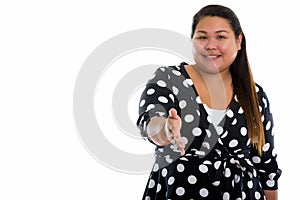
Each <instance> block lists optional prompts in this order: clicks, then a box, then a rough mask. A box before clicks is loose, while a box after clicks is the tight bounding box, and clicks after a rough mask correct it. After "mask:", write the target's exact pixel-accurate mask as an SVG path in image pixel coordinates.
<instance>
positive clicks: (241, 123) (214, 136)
mask: <svg viewBox="0 0 300 200" xmlns="http://www.w3.org/2000/svg"><path fill="white" fill-rule="evenodd" d="M184 65H186V63H181V64H180V65H178V66H166V67H160V68H158V69H157V70H156V72H155V73H154V77H153V78H152V79H151V80H149V81H148V83H147V84H146V88H145V90H144V91H143V93H142V95H141V99H140V104H139V115H140V117H139V119H138V120H137V125H138V127H139V128H140V130H141V134H142V135H143V136H144V137H145V138H147V134H146V132H145V130H146V126H147V123H148V122H149V121H150V119H151V118H153V117H156V116H164V117H167V116H168V110H169V109H170V108H175V109H176V110H177V112H178V114H179V115H180V116H181V119H182V128H181V135H182V137H183V141H184V142H185V146H186V154H185V155H184V156H180V153H179V152H178V151H177V150H176V149H174V147H173V145H172V144H170V145H168V146H165V147H160V146H156V149H155V163H154V165H153V168H152V171H151V173H150V176H149V180H148V183H147V184H146V188H145V191H144V195H143V199H144V200H163V199H172V200H176V199H181V200H186V199H187V200H190V199H194V200H196V199H209V200H221V199H222V200H228V199H234V200H242V199H251V200H252V199H265V197H264V192H263V190H276V189H277V188H278V183H277V182H278V178H279V177H280V175H281V170H280V169H279V168H278V164H277V160H276V158H277V154H276V152H275V151H274V134H273V132H272V129H273V118H272V114H271V112H270V107H269V101H268V98H267V96H266V94H265V92H264V91H263V88H262V87H261V86H259V85H256V90H257V94H258V98H259V104H260V107H259V108H260V112H261V116H262V117H261V119H262V122H263V125H264V130H265V141H266V143H265V145H264V146H263V148H262V150H263V154H262V156H259V155H258V152H257V151H256V150H255V148H253V147H252V144H251V141H250V139H249V138H248V134H247V125H246V119H245V116H244V113H243V109H242V107H241V106H240V105H239V102H238V100H237V98H236V96H235V97H234V98H233V99H232V102H231V103H230V105H229V107H228V108H227V109H226V110H224V111H217V112H218V113H219V114H218V119H217V121H216V120H214V118H213V116H211V115H210V113H212V110H208V109H206V105H205V104H203V103H202V102H201V99H200V97H199V96H198V95H197V93H196V89H195V87H194V85H193V82H192V80H191V79H190V77H189V75H188V73H187V72H186V70H185V68H184ZM222 113H223V116H221V115H222ZM220 116H221V117H220ZM150 142H151V141H150Z"/></svg>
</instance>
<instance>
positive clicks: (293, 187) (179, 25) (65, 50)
mask: <svg viewBox="0 0 300 200" xmlns="http://www.w3.org/2000/svg"><path fill="white" fill-rule="evenodd" d="M101 2H102V3H101ZM207 3H220V4H223V5H226V6H229V7H231V8H232V9H233V10H234V11H235V12H236V14H237V15H238V17H239V18H240V21H241V24H242V27H243V29H244V32H245V35H246V38H247V45H248V54H249V60H250V64H251V66H252V69H253V74H254V77H255V79H256V82H258V83H260V85H262V86H263V87H264V89H265V91H266V92H267V94H268V96H269V100H270V102H271V109H272V111H273V115H274V120H275V125H276V147H277V152H278V161H279V164H280V167H281V169H282V170H283V174H282V177H281V179H280V182H279V184H280V185H279V188H280V189H279V194H280V195H279V196H280V199H293V197H296V196H298V195H297V191H298V185H299V184H298V180H299V170H298V168H297V165H296V164H295V161H296V158H297V157H298V155H297V150H298V148H297V147H298V146H299V145H298V141H299V134H300V131H299V121H298V115H299V112H300V109H299V104H297V103H298V102H299V95H297V92H299V89H298V88H297V86H298V85H299V78H298V74H297V72H298V71H297V68H298V65H299V63H298V61H299V52H298V46H299V41H300V40H299V39H298V38H299V37H298V30H299V28H298V26H299V23H298V22H297V21H296V20H297V19H299V17H300V16H299V15H300V12H299V10H298V9H297V7H298V6H296V5H298V4H296V1H292V0H285V1H273V0H272V1H271V0H266V1H253V0H252V1H238V0H232V1H200V0H189V1H179V0H164V1H158V0H152V1H140V0H130V1H122V0H119V1H116V0H110V1H107V2H106V3H103V1H89V0H85V1H56V0H54V1H32V0H31V1H14V0H12V1H6V3H4V2H3V1H1V3H0V27H1V28H0V88H1V89H0V93H1V98H0V99H1V100H0V102H1V104H0V135H1V138H0V155H1V156H0V199H3V200H11V199H14V200H15V199H31V200H34V199H36V200H37V199H51V200H53V199H85V200H86V199H88V200H93V199H130V200H135V199H136V200H139V199H141V196H142V193H143V191H144V187H145V185H146V181H147V178H148V174H140V175H133V174H128V173H120V172H117V171H115V170H113V169H110V168H108V167H105V166H104V165H102V164H101V163H99V162H98V161H97V160H96V159H94V158H93V156H92V155H90V154H89V153H88V151H87V150H86V149H85V148H84V146H83V145H82V143H81V141H80V137H79V135H78V133H77V130H76V125H75V123H74V120H73V108H72V106H73V90H74V84H75V81H76V77H77V75H78V73H79V71H80V68H81V66H82V64H83V62H84V61H85V59H86V58H87V57H88V56H89V54H90V53H91V52H92V51H93V50H94V49H95V48H96V47H98V46H99V45H101V43H103V42H104V41H106V40H107V39H110V38H111V37H113V36H115V35H118V34H120V33H123V32H125V31H130V30H133V29H139V28H164V29H168V30H173V31H176V32H179V33H182V34H184V35H186V36H187V37H189V35H190V27H191V22H192V17H193V15H194V13H195V12H197V11H198V10H199V9H200V8H201V7H202V6H204V5H206V4H207ZM103 56H105V55H103ZM160 56H161V55H160ZM144 57H146V56H144ZM158 57H159V56H158ZM171 57H172V56H171ZM171 57H170V58H168V56H166V57H165V58H166V59H165V60H164V62H165V63H167V64H171V65H172V64H176V63H173V61H174V60H175V59H172V58H171ZM142 58H143V57H141V56H136V60H138V63H139V64H143V59H142ZM120 62H121V61H120ZM122 62H128V60H127V61H125V60H123V61H122ZM144 64H149V60H147V62H146V63H144ZM123 67H127V66H126V65H123ZM112 76H113V74H112ZM111 78H113V77H111ZM116 81H118V80H116ZM105 84H109V83H105ZM110 89H111V90H113V87H112V88H110ZM96 107H97V106H96ZM133 109H134V106H132V105H131V107H130V109H129V111H130V112H135V110H133ZM96 112H99V110H98V111H97V110H96ZM134 115H135V114H133V116H134ZM133 118H134V117H133ZM107 120H108V121H107V122H106V123H109V124H110V126H111V127H112V128H113V129H115V130H116V131H118V129H117V128H116V127H115V124H114V123H113V122H110V117H109V116H108V118H107ZM119 136H120V137H123V138H124V137H125V136H124V135H122V136H121V133H120V135H119ZM110 141H111V142H112V143H113V142H116V144H115V145H117V146H118V144H124V142H123V143H122V142H120V141H118V137H115V139H114V140H112V138H111V139H110ZM124 141H125V145H124V146H123V147H122V148H126V146H130V147H131V149H130V150H129V151H130V152H131V151H134V149H135V146H134V145H133V144H132V143H128V145H126V141H127V140H126V139H125V140H124ZM128 142H129V141H128ZM135 142H136V141H135ZM141 143H143V142H142V141H141ZM141 143H140V144H141ZM99 144H100V142H99ZM143 144H144V143H143ZM136 145H137V146H136V147H138V148H137V149H138V151H139V152H140V151H145V152H148V151H149V149H150V148H152V147H150V146H149V145H148V144H145V149H144V150H141V149H139V148H140V147H141V145H139V144H137V143H136ZM108 153H109V152H108ZM129 162H130V161H129ZM104 197H105V198H104Z"/></svg>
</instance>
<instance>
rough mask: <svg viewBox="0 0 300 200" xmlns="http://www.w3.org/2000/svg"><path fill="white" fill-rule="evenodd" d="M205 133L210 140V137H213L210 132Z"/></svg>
mask: <svg viewBox="0 0 300 200" xmlns="http://www.w3.org/2000/svg"><path fill="white" fill-rule="evenodd" d="M205 131H206V135H207V137H209V138H210V136H211V132H210V130H208V129H206V130H205Z"/></svg>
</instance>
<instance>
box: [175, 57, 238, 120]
mask: <svg viewBox="0 0 300 200" xmlns="http://www.w3.org/2000/svg"><path fill="white" fill-rule="evenodd" d="M185 65H188V64H187V63H185V62H182V63H181V64H180V67H179V68H180V70H181V71H182V73H183V74H184V76H185V77H186V78H188V79H190V80H191V81H192V83H193V84H192V88H193V90H194V91H195V93H196V94H197V98H198V101H197V102H198V103H199V105H200V106H201V107H202V109H203V110H204V112H205V114H206V116H210V115H209V113H208V111H207V110H206V109H205V107H204V106H207V107H208V108H209V109H215V108H210V107H209V106H208V105H207V104H205V103H203V102H202V100H201V98H200V95H199V93H198V91H197V89H196V87H195V84H194V82H193V80H192V78H191V77H190V75H189V74H188V72H187V70H186V68H185ZM235 99H236V94H234V95H233V97H232V98H231V100H230V102H229V104H228V106H227V108H225V109H224V110H225V112H224V116H223V118H222V120H221V122H220V123H222V122H224V119H225V118H226V115H227V111H228V110H229V109H230V108H231V106H232V104H233V102H234V101H235ZM209 123H210V124H212V123H211V122H209ZM220 123H219V124H220Z"/></svg>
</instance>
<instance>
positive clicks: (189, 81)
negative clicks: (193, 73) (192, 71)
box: [186, 79, 194, 85]
mask: <svg viewBox="0 0 300 200" xmlns="http://www.w3.org/2000/svg"><path fill="white" fill-rule="evenodd" d="M186 82H187V84H189V85H193V84H194V83H193V81H192V79H186Z"/></svg>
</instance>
